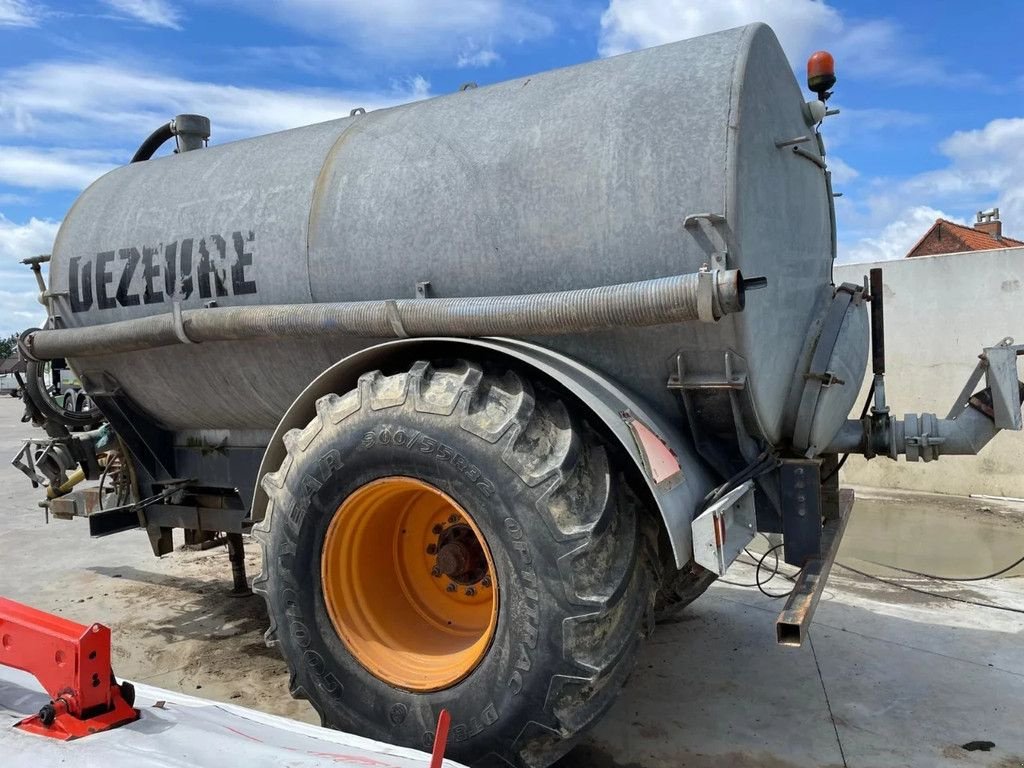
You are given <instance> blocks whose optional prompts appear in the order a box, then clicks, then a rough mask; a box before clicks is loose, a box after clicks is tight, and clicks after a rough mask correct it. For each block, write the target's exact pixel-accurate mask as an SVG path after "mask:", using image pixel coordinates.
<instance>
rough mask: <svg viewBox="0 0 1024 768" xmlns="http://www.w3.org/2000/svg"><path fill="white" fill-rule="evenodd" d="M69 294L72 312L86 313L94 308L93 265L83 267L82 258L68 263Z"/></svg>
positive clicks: (72, 259)
mask: <svg viewBox="0 0 1024 768" xmlns="http://www.w3.org/2000/svg"><path fill="white" fill-rule="evenodd" d="M68 294H69V298H70V299H71V311H72V312H84V311H85V310H87V309H89V307H91V306H92V264H91V263H90V262H88V261H87V262H85V264H84V265H82V257H81V256H72V257H71V259H70V260H69V261H68Z"/></svg>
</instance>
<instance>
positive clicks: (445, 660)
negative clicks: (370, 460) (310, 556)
mask: <svg viewBox="0 0 1024 768" xmlns="http://www.w3.org/2000/svg"><path fill="white" fill-rule="evenodd" d="M320 570H321V586H322V593H323V598H324V604H325V607H326V609H327V612H328V615H329V616H330V618H331V622H332V624H333V625H334V628H335V630H336V631H337V633H338V635H339V637H340V638H341V639H342V641H343V642H344V644H345V646H346V647H347V648H348V650H349V652H350V653H351V654H352V655H353V656H354V657H355V658H356V659H357V660H358V661H359V663H360V664H362V665H363V666H364V667H365V668H366V669H367V670H369V671H370V672H371V673H372V674H374V675H376V676H377V677H378V678H380V679H381V680H383V681H384V682H386V683H388V684H390V685H393V686H395V687H398V688H405V689H407V690H411V691H419V692H426V691H436V690H441V689H444V688H447V687H450V686H451V685H454V684H455V683H457V682H458V681H460V680H462V679H463V678H464V677H466V676H467V675H468V674H469V673H470V672H472V671H473V669H475V668H476V666H477V665H478V664H479V663H480V661H481V660H482V659H483V658H484V656H485V655H486V654H487V651H488V649H489V648H490V645H491V641H492V639H493V637H494V633H495V630H496V628H497V618H498V590H497V589H496V588H492V587H496V586H497V585H496V583H495V582H494V578H495V574H494V566H493V561H492V559H491V555H490V551H489V550H488V548H487V544H486V541H485V540H484V537H483V534H482V533H481V531H480V529H479V528H478V527H477V525H476V523H475V522H474V521H473V519H472V518H471V517H470V516H469V515H468V514H467V513H466V511H465V510H464V509H463V508H462V507H461V506H460V505H459V504H458V503H457V502H456V501H455V500H454V499H452V498H451V497H450V496H448V495H447V494H446V493H444V492H443V491H441V490H439V489H438V488H435V487H434V486H432V485H429V484H428V483H425V482H423V481H421V480H418V479H415V478H411V477H400V476H395V477H385V478H380V479H379V480H375V481H373V482H370V483H367V484H366V485H364V486H361V487H360V488H357V489H356V490H355V491H354V492H353V493H351V494H350V495H349V496H348V497H347V498H346V499H345V500H344V501H343V502H342V503H341V505H340V506H339V507H338V509H337V511H336V512H335V514H334V517H333V518H332V519H331V522H330V524H329V525H328V528H327V532H326V534H325V536H324V543H323V549H322V553H321V569H320Z"/></svg>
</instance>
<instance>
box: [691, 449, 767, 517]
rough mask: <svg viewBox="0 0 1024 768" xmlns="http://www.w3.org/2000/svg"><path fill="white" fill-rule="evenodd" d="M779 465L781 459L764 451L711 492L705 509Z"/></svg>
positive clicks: (707, 497)
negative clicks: (748, 481)
mask: <svg viewBox="0 0 1024 768" xmlns="http://www.w3.org/2000/svg"><path fill="white" fill-rule="evenodd" d="M778 465H779V459H778V457H777V456H776V455H775V454H774V453H772V452H771V451H762V452H761V453H760V454H759V455H758V457H757V458H756V459H754V460H753V461H752V462H751V463H750V464H748V465H747V466H745V467H744V468H743V469H741V470H740V471H739V472H737V473H736V474H735V475H733V476H732V477H730V478H729V479H728V480H726V481H725V482H724V483H722V484H721V485H719V486H718V487H717V488H715V489H713V490H711V491H709V492H708V494H707V495H706V496H705V497H704V508H705V509H706V508H707V507H708V505H710V504H712V503H714V502H715V501H718V499H720V498H721V497H722V496H724V495H725V494H727V493H728V492H729V491H731V490H732V489H733V488H736V487H738V486H740V485H742V484H743V483H745V482H746V481H747V480H752V479H754V478H755V477H759V476H761V475H763V474H764V473H765V472H770V471H771V470H773V469H775V467H777V466H778Z"/></svg>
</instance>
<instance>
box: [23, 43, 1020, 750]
mask: <svg viewBox="0 0 1024 768" xmlns="http://www.w3.org/2000/svg"><path fill="white" fill-rule="evenodd" d="M809 74H810V78H809V81H810V82H809V84H810V86H811V88H812V90H813V91H814V92H815V93H816V94H817V98H816V99H813V100H811V101H805V98H804V97H803V96H802V95H801V93H800V89H799V87H798V85H797V83H796V81H795V79H794V77H793V74H792V71H791V70H790V67H789V64H788V63H787V61H786V58H785V56H784V55H783V52H782V50H781V48H780V47H779V44H778V42H777V41H776V38H775V36H774V35H773V33H772V32H771V31H770V30H769V29H768V28H767V27H765V26H762V25H754V26H749V27H745V28H742V29H736V30H732V31H728V32H722V33H720V34H715V35H710V36H707V37H702V38H698V39H694V40H689V41H685V42H682V43H677V44H673V45H667V46H663V47H660V48H655V49H651V50H647V51H641V52H638V53H633V54H628V55H624V56H619V57H616V58H612V59H607V60H603V61H597V62H594V63H591V64H586V65H582V66H578V67H572V68H569V69H564V70H559V71H555V72H548V73H544V74H540V75H536V76H533V77H526V78H521V79H518V80H515V81H512V82H508V83H502V84H498V85H494V86H489V87H486V88H478V89H470V90H465V91H462V92H459V93H456V94H452V95H450V96H445V97H440V98H435V99H431V100H428V101H423V102H419V103H416V104H411V105H407V106H403V107H397V108H394V109H386V110H379V111H376V112H370V113H363V112H362V111H361V110H354V111H353V114H352V115H351V116H350V117H348V118H345V119H340V120H336V121H332V122H328V123H323V124H320V125H315V126H310V127H307V128H300V129H297V130H292V131H285V132H282V133H278V134H273V135H270V136H264V137H260V138H255V139H251V140H247V141H239V142H235V143H231V144H226V145H223V146H216V147H209V148H206V147H205V144H206V138H207V137H208V135H209V133H210V129H209V122H208V121H205V120H203V119H201V118H198V117H197V116H180V117H178V118H176V119H175V121H174V122H173V123H172V124H169V125H168V126H166V127H164V128H162V129H161V130H160V131H158V132H157V133H156V134H154V136H153V137H151V138H150V140H147V142H146V145H145V146H144V147H143V148H142V149H141V150H140V156H138V157H137V159H138V160H139V161H140V162H135V163H132V164H130V165H128V166H126V167H124V168H120V169H117V170H115V171H113V172H111V173H109V174H108V175H106V176H104V177H103V178H101V179H100V180H99V181H97V182H96V183H95V184H93V185H92V186H91V187H90V188H89V189H88V190H86V191H85V192H84V193H83V194H82V196H81V197H80V198H79V199H78V201H77V202H76V203H75V205H74V207H73V208H72V210H71V211H70V212H69V213H68V215H67V217H66V219H65V220H64V224H63V226H62V227H61V230H60V233H59V235H58V238H57V242H56V244H55V246H54V253H53V257H52V262H51V265H50V267H51V268H50V286H49V289H48V290H47V289H46V286H45V285H41V289H42V290H43V291H44V293H43V296H42V300H43V301H44V303H45V304H46V305H47V307H48V309H49V313H50V318H49V321H48V324H47V327H46V328H45V329H42V330H39V329H35V330H31V331H28V332H26V333H25V334H24V336H23V338H22V344H21V347H22V352H23V354H24V355H25V356H26V358H27V359H28V360H30V361H31V363H32V364H31V371H30V373H31V372H34V373H33V376H35V378H36V379H37V380H38V379H39V378H40V377H41V372H42V370H43V361H46V360H52V361H56V362H55V364H56V365H57V366H58V367H59V366H60V365H62V364H64V362H65V361H66V364H67V365H69V366H71V367H72V368H73V369H74V371H75V372H76V373H77V374H78V377H79V379H80V380H81V382H82V384H83V386H84V387H85V389H86V391H87V392H88V393H89V395H90V396H91V399H92V402H93V403H94V405H95V407H94V409H92V410H90V411H87V412H77V413H76V412H66V411H64V410H63V409H62V408H60V407H59V406H57V405H56V404H54V403H52V402H49V401H47V398H46V396H45V395H46V390H45V387H43V386H41V385H40V384H39V383H38V381H37V384H36V385H35V386H34V387H30V388H29V389H30V391H29V393H28V402H29V410H30V413H31V414H32V416H33V418H34V419H35V420H36V421H37V422H38V423H39V424H41V425H43V426H45V427H46V429H47V431H48V434H49V438H48V439H45V440H39V441H33V442H32V443H30V444H28V445H27V446H26V448H25V450H24V451H23V452H22V454H21V455H20V456H19V458H18V459H17V461H18V463H19V464H20V465H21V466H22V467H23V468H24V469H25V471H26V472H27V473H28V474H29V475H30V476H31V477H33V479H35V480H36V481H38V482H40V483H44V484H46V485H47V486H48V487H49V490H48V496H49V497H50V501H49V509H50V511H51V513H52V514H54V515H57V516H65V517H66V516H74V515H85V516H88V519H89V523H90V528H91V530H92V531H93V533H96V534H103V533H111V532H115V531H118V530H124V529H127V528H135V527H138V526H140V525H141V526H143V527H145V528H146V530H147V531H148V532H149V535H150V538H151V541H152V544H153V548H154V551H155V552H156V553H157V554H166V553H168V552H170V551H171V548H172V545H171V532H172V530H173V529H174V528H184V529H185V530H186V536H187V539H188V540H189V541H194V542H195V541H201V540H203V539H207V538H211V537H213V536H216V535H219V534H220V533H225V534H226V535H227V538H228V541H229V543H230V544H231V551H232V560H233V562H234V564H235V575H236V583H237V586H238V587H239V589H241V590H244V589H245V581H244V570H243V568H244V566H243V564H242V562H241V559H240V552H241V550H240V535H241V534H242V533H243V532H246V531H249V530H250V529H251V530H253V532H254V535H256V537H257V538H258V539H259V541H260V543H261V545H262V547H263V571H262V573H261V574H260V575H259V577H258V578H257V579H256V580H255V584H254V586H255V588H256V591H258V592H260V593H261V594H262V595H263V596H264V597H265V598H266V602H267V607H268V610H269V614H270V622H271V626H270V629H269V631H268V633H267V640H268V642H269V643H271V644H273V645H276V646H278V647H279V648H280V650H281V652H282V653H283V655H284V657H285V659H286V660H287V662H288V665H289V667H290V668H291V672H292V690H293V692H294V693H295V695H297V696H303V697H307V698H309V700H310V701H311V702H312V704H313V705H314V706H315V707H316V708H317V710H318V711H319V712H320V713H321V715H322V717H323V720H324V722H325V723H326V724H328V725H330V726H334V727H338V728H343V729H346V730H350V731H354V732H356V733H360V734H365V735H367V736H372V737H375V738H379V739H384V740H388V741H392V742H396V743H401V744H407V745H415V746H425V745H429V743H430V740H431V738H432V733H431V732H432V729H433V724H434V722H435V721H436V718H437V715H438V712H439V711H440V710H441V709H442V708H447V709H449V710H450V711H451V713H452V716H453V726H452V731H451V738H450V750H449V754H450V755H451V756H453V757H455V758H456V759H460V760H463V761H466V762H472V763H473V764H474V765H488V764H502V765H522V766H544V765H548V764H549V763H550V762H552V761H553V760H555V759H556V758H557V757H558V756H559V755H561V754H563V753H564V752H565V751H566V750H567V749H568V748H569V747H570V746H571V745H572V743H573V742H574V740H575V739H576V738H577V737H578V736H579V735H580V734H581V733H583V732H584V731H585V730H586V729H587V728H588V727H589V726H590V725H592V724H593V723H594V722H595V721H596V719H597V718H598V717H599V716H600V715H601V714H602V713H603V712H604V711H605V710H606V709H607V708H608V706H609V705H610V703H611V702H612V700H613V698H614V696H615V694H616V692H617V691H618V690H619V688H620V687H621V685H622V683H623V681H624V679H625V678H626V676H627V675H628V673H629V670H630V668H631V666H632V663H633V659H634V656H635V653H636V650H637V647H638V642H639V640H640V639H641V638H642V636H643V635H645V634H646V633H647V632H648V631H649V630H650V628H651V627H652V617H653V615H654V614H655V612H657V611H668V610H671V609H672V608H675V607H678V606H681V605H684V604H686V603H687V602H689V601H690V600H692V599H694V598H695V597H696V596H698V595H699V594H700V593H701V592H702V591H703V590H704V589H705V588H706V587H707V586H708V584H710V583H711V581H713V579H714V578H715V577H716V576H717V575H719V574H721V573H722V572H723V571H724V569H725V568H727V567H728V565H729V564H730V563H731V562H732V560H733V558H734V557H735V555H736V553H737V552H738V551H739V550H740V549H741V548H742V547H743V546H744V545H745V544H747V543H748V542H749V541H750V539H751V537H752V536H753V535H754V531H755V530H757V531H764V532H778V533H783V534H784V536H785V559H786V561H787V562H789V563H793V564H796V565H799V566H801V567H802V568H803V571H802V576H801V577H800V579H799V580H798V583H797V586H796V589H795V590H794V592H793V595H792V596H791V597H790V599H789V604H788V605H787V608H786V610H785V611H784V613H783V615H782V616H781V617H780V622H779V635H780V640H782V641H783V642H791V643H796V642H799V641H800V639H801V637H802V632H803V631H804V629H805V628H806V625H807V623H808V621H809V620H810V616H811V613H812V611H813V609H814V605H815V603H816V601H817V599H818V596H819V595H820V591H821V588H822V586H823V584H824V578H825V577H826V576H827V573H828V569H829V566H830V565H831V562H832V558H833V557H834V553H835V547H836V546H837V544H838V541H839V537H840V535H841V533H842V526H843V524H844V522H845V520H846V513H847V511H848V509H849V504H850V501H851V497H850V495H849V494H848V493H846V492H840V491H839V489H838V477H837V472H838V465H839V455H840V454H842V453H864V454H866V455H869V456H873V455H879V456H888V457H891V458H896V457H897V456H898V455H901V454H904V455H906V456H907V458H908V459H915V460H916V459H921V460H930V459H935V458H938V457H939V456H940V455H943V454H956V453H974V452H976V451H978V450H980V448H981V447H982V446H983V445H984V443H985V442H986V441H987V440H988V439H990V438H991V437H992V436H993V435H994V434H995V432H996V431H998V430H999V429H1001V428H1015V429H1019V428H1020V418H1021V416H1020V391H1019V389H1018V380H1017V371H1016V355H1017V353H1018V352H1019V351H1020V348H1019V347H1015V346H1013V345H1012V342H1010V341H1006V342H1005V343H1002V344H999V345H996V346H995V347H993V348H991V349H987V350H985V352H984V355H983V358H982V364H981V365H980V366H979V369H978V375H977V376H975V377H973V379H972V381H971V382H969V384H968V386H967V387H965V389H964V395H963V397H961V398H960V399H959V400H958V401H957V403H956V404H955V406H954V408H953V409H952V411H951V412H950V414H949V415H948V416H947V417H946V418H945V419H938V418H936V417H935V416H934V415H932V414H924V415H922V416H913V417H907V418H905V419H903V420H899V419H896V418H894V417H893V416H891V415H890V414H889V411H888V407H887V406H886V403H885V394H884V386H883V374H884V358H883V351H882V343H881V338H882V313H881V279H880V275H874V276H873V279H872V282H871V284H870V285H869V284H868V281H865V284H864V285H851V284H844V285H840V286H835V285H833V283H832V279H831V269H832V262H833V260H834V258H835V221H834V209H833V206H832V191H831V184H830V180H829V173H828V169H827V165H826V162H825V158H824V150H823V144H822V141H821V139H820V136H819V133H818V128H819V126H820V124H821V122H822V120H823V119H825V117H826V115H827V114H828V110H827V109H826V106H825V101H826V100H827V98H828V96H829V93H828V91H829V88H830V87H831V86H832V84H833V83H834V82H835V77H834V74H833V68H832V65H831V57H829V56H828V55H827V54H817V55H815V57H812V60H811V62H810V69H809ZM170 138H175V139H176V140H177V142H178V153H177V154H176V155H175V156H171V157H165V158H160V159H151V160H147V159H146V158H148V157H149V156H151V155H152V153H153V151H154V149H155V145H157V144H159V142H161V141H163V140H165V139H170ZM35 267H36V268H37V269H38V265H35ZM754 288H758V289H759V290H757V291H753V290H752V289H754ZM869 306H870V307H871V312H870V317H869V311H868V307H869ZM871 335H874V337H875V343H874V345H873V349H872V352H873V354H872V359H873V369H874V370H873V373H874V379H873V380H874V382H875V384H874V386H873V388H872V395H873V400H872V403H873V405H871V407H870V408H869V407H868V406H866V407H865V409H864V413H863V418H862V419H860V420H848V419H847V416H848V414H849V413H850V411H851V409H852V408H854V407H855V401H856V400H857V399H858V392H859V391H860V385H861V383H862V381H863V379H864V375H865V373H866V367H867V360H868V356H869V341H868V340H869V336H871ZM982 374H984V375H985V376H986V377H987V382H986V383H987V386H986V387H985V388H984V389H981V390H980V391H979V392H977V393H975V392H974V388H975V387H976V386H978V385H979V379H980V376H981V375H982ZM101 476H102V477H101ZM83 477H84V478H89V479H96V478H101V483H100V485H99V488H98V489H96V488H93V489H88V488H87V489H85V490H78V489H75V488H74V485H75V482H76V481H77V480H80V479H81V478H83Z"/></svg>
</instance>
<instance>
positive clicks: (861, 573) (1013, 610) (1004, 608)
mask: <svg viewBox="0 0 1024 768" xmlns="http://www.w3.org/2000/svg"><path fill="white" fill-rule="evenodd" d="M835 564H836V565H838V566H839V567H840V568H844V569H846V570H847V571H852V572H853V573H856V574H857V575H858V576H864V577H865V578H868V579H873V580H875V581H880V582H882V583H883V584H888V585H889V586H891V587H898V588H899V589H905V590H907V591H909V592H916V593H917V594H919V595H928V596H929V597H937V598H939V599H940V600H952V601H953V602H955V603H964V604H966V605H976V606H978V607H979V608H991V609H992V610H994V611H1007V612H1009V613H1021V614H1024V608H1012V607H1010V606H1008V605H997V604H996V603H982V602H980V601H978V600H967V599H965V598H963V597H955V596H954V595H943V594H940V593H938V592H929V591H928V590H926V589H918V588H917V587H912V586H910V585H909V584H900V583H899V582H898V581H890V580H889V579H883V578H882V577H881V576H872V575H871V574H870V573H865V572H864V571H858V570H857V569H856V568H853V567H851V566H849V565H845V564H843V563H840V562H839V561H838V560H837V561H836V563H835Z"/></svg>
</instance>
